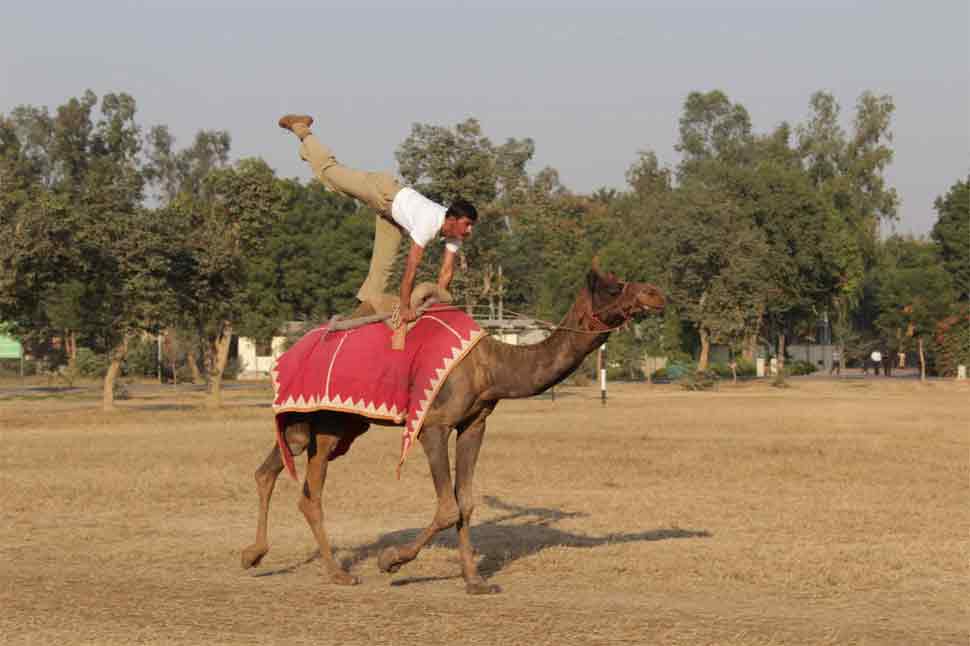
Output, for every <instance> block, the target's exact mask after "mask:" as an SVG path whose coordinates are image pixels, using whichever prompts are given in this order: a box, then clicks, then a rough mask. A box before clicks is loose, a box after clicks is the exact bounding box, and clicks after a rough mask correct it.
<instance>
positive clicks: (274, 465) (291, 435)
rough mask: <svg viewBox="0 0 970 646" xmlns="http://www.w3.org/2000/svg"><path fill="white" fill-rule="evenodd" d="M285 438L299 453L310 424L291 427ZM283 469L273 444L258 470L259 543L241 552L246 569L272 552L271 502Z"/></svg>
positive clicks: (278, 453)
mask: <svg viewBox="0 0 970 646" xmlns="http://www.w3.org/2000/svg"><path fill="white" fill-rule="evenodd" d="M285 433H286V441H287V443H288V444H289V446H290V450H291V451H292V452H293V455H300V454H301V453H303V451H304V450H305V449H306V446H307V443H308V442H309V441H310V425H309V424H307V423H305V422H301V423H298V424H293V425H291V426H289V427H288V428H287V429H286V431H285ZM282 470H283V460H282V458H281V457H280V450H279V446H277V445H276V443H275V442H274V443H273V448H272V449H271V450H270V452H269V455H267V456H266V459H265V460H263V463H262V464H261V465H259V468H258V469H256V474H255V477H256V492H257V493H258V494H259V514H258V515H257V517H256V542H254V543H253V544H252V545H250V546H249V547H247V548H246V549H244V550H243V552H242V566H243V568H251V567H253V566H255V565H259V562H260V561H262V560H263V557H264V556H266V554H267V552H269V541H268V539H267V525H268V518H269V501H270V498H271V497H272V496H273V488H274V487H275V486H276V479H277V478H278V477H279V475H280V472H281V471H282Z"/></svg>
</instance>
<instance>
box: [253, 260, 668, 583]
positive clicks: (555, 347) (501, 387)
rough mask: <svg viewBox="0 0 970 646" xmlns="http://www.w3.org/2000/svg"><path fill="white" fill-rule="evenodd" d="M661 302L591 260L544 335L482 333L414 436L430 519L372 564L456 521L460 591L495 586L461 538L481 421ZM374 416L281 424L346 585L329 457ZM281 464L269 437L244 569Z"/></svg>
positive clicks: (320, 532)
mask: <svg viewBox="0 0 970 646" xmlns="http://www.w3.org/2000/svg"><path fill="white" fill-rule="evenodd" d="M664 305H665V299H664V296H663V294H662V293H661V292H660V290H659V289H657V288H656V287H654V286H652V285H649V284H646V283H634V282H622V281H620V280H618V279H617V278H616V277H615V276H614V275H613V274H604V273H602V272H601V271H600V270H599V268H598V266H597V264H596V262H595V261H594V263H593V266H592V269H591V270H590V271H589V273H588V274H587V284H586V286H585V287H584V288H583V289H582V290H581V291H580V293H579V295H578V297H577V298H576V301H575V303H574V304H573V306H572V308H571V309H570V310H569V312H568V313H567V314H566V316H565V318H564V319H563V321H562V322H561V323H560V324H559V326H558V327H557V328H556V329H555V330H554V331H553V332H552V334H550V336H549V337H547V338H546V339H545V340H544V341H542V342H540V343H537V344H534V345H526V346H516V345H510V344H506V343H502V342H500V341H497V340H495V339H492V338H490V337H486V338H483V339H482V340H481V341H480V342H479V343H478V344H477V345H476V346H475V347H474V348H473V349H472V350H471V351H470V352H469V353H468V355H466V356H465V358H464V359H462V361H461V362H460V363H459V364H458V365H457V366H455V368H454V369H453V370H452V372H451V374H450V375H448V377H447V379H446V380H445V383H444V384H443V385H442V387H441V390H440V391H439V393H438V396H437V398H436V399H435V401H434V403H433V404H432V407H431V409H430V410H429V412H428V414H427V416H426V418H425V423H424V427H423V428H422V430H421V433H420V435H419V436H418V438H419V440H420V442H421V446H422V448H423V449H424V452H425V455H426V456H427V459H428V464H429V466H430V468H431V477H432V480H433V482H434V487H435V491H436V493H437V497H438V500H437V509H436V511H435V514H434V518H433V519H432V521H431V524H429V525H428V526H427V527H426V528H425V529H424V530H423V531H421V533H420V534H419V535H418V536H417V538H415V539H414V541H412V542H410V543H409V544H406V545H398V546H390V547H387V548H385V549H384V550H383V551H381V553H380V554H379V555H378V561H377V563H378V567H379V568H380V570H381V571H382V572H385V573H393V572H396V571H397V570H398V569H400V568H401V566H403V565H404V564H405V563H408V562H409V561H412V560H414V559H415V558H416V557H417V556H418V553H419V552H420V551H421V549H422V548H423V547H424V546H425V545H427V544H428V542H429V541H430V540H431V539H432V538H433V537H434V535H435V534H437V533H438V532H440V531H441V530H444V529H447V528H450V527H456V528H457V532H458V548H459V556H460V560H461V569H462V575H463V578H464V581H465V589H466V592H468V593H469V594H490V593H495V592H499V591H500V589H499V587H498V586H495V585H491V584H489V583H487V582H486V581H485V579H484V578H483V577H482V576H481V575H480V574H479V572H478V566H477V563H476V559H475V556H474V550H473V547H472V542H471V537H470V535H469V527H470V525H471V519H472V511H473V508H474V502H473V498H472V481H473V477H474V474H475V464H476V462H477V460H478V454H479V450H480V449H481V446H482V439H483V438H484V435H485V421H486V419H487V418H488V416H489V415H490V414H491V413H492V411H493V410H495V406H496V404H497V403H498V402H499V400H502V399H510V398H520V397H531V396H533V395H537V394H539V393H542V392H544V391H545V390H547V389H548V388H550V387H552V386H554V385H556V384H557V383H559V382H560V381H562V380H563V379H565V378H566V377H567V376H569V375H570V374H571V373H572V372H573V371H574V370H575V369H576V368H577V367H578V366H579V365H580V363H582V361H583V359H584V358H585V357H586V356H587V355H588V354H590V353H591V352H592V351H593V350H595V349H596V348H598V347H599V346H600V345H602V344H603V343H604V342H605V341H606V339H607V337H608V336H609V334H610V332H611V331H613V330H615V329H617V328H618V327H620V326H622V325H624V324H625V323H626V322H627V321H628V320H630V319H631V318H632V317H633V316H634V315H637V314H641V313H645V312H650V311H654V312H657V311H662V310H663V308H664ZM372 423H381V422H379V421H377V420H370V419H366V418H364V417H361V416H359V415H352V414H347V413H337V412H332V411H320V412H316V413H305V414H300V415H295V416H293V417H292V418H291V421H290V422H289V423H288V424H287V427H286V429H285V430H284V434H285V438H286V442H287V445H288V446H289V447H290V450H291V451H292V452H293V454H294V455H300V454H302V453H303V452H304V451H306V453H307V469H306V476H305V480H304V483H303V488H302V493H301V496H300V500H299V504H298V507H299V509H300V511H302V512H303V515H304V517H305V518H306V521H307V523H308V524H309V526H310V530H311V531H312V533H313V535H314V537H315V538H316V541H317V544H318V546H319V548H320V558H321V561H322V565H323V568H324V569H325V570H326V574H327V575H328V576H329V579H330V581H331V582H332V583H336V584H343V585H354V584H357V583H359V582H360V580H359V579H358V578H357V577H356V576H353V575H351V574H350V573H349V572H347V571H345V570H344V569H343V568H341V566H340V565H339V564H338V563H337V561H336V560H335V559H334V557H333V553H332V550H331V547H330V541H329V539H328V537H327V532H326V529H325V528H324V524H323V503H322V497H323V496H322V494H323V486H324V482H325V480H326V477H327V465H328V463H329V456H330V454H331V452H333V451H334V449H335V448H336V447H337V446H338V444H339V443H341V442H350V441H353V439H354V438H356V437H357V436H358V435H360V434H361V433H363V432H364V431H366V430H367V429H368V427H369V426H370V424H372ZM385 424H386V423H385ZM453 430H454V431H457V438H456V440H455V441H456V447H455V477H454V482H453V481H452V477H451V467H450V465H449V456H448V441H449V439H450V436H451V433H452V431H453ZM344 446H346V444H344ZM338 454H339V451H338ZM282 470H283V460H282V457H281V454H280V449H279V446H278V445H277V444H275V443H274V445H273V448H272V450H271V451H270V453H269V455H268V456H267V457H266V459H265V460H264V461H263V463H262V464H261V465H260V466H259V468H258V469H257V470H256V474H255V478H256V489H257V492H258V494H259V514H258V517H257V526H256V541H255V542H254V543H253V544H252V545H250V546H248V547H247V548H245V549H244V550H243V553H242V566H243V567H244V568H250V567H253V566H255V565H257V564H259V562H260V561H261V560H262V559H263V557H264V556H265V555H266V554H267V552H268V551H269V543H268V540H267V516H268V514H269V502H270V497H271V496H272V493H273V488H274V486H275V484H276V480H277V477H278V476H279V474H280V472H281V471H282Z"/></svg>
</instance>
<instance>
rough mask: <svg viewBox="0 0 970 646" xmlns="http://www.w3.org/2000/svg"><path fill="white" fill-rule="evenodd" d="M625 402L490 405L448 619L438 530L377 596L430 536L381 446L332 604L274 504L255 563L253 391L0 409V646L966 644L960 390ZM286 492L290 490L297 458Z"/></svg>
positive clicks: (805, 388) (968, 528)
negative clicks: (220, 397)
mask: <svg viewBox="0 0 970 646" xmlns="http://www.w3.org/2000/svg"><path fill="white" fill-rule="evenodd" d="M792 384H793V387H791V388H789V389H785V390H782V389H777V388H772V387H770V385H768V384H766V383H749V384H742V385H738V386H732V385H724V386H722V387H721V388H720V389H719V390H718V391H717V392H709V393H691V392H685V391H681V390H679V389H677V387H676V386H649V385H645V384H628V385H619V386H615V387H613V388H612V390H611V392H610V399H609V402H608V404H607V405H606V406H605V407H604V406H601V405H600V403H599V401H598V391H596V390H595V389H594V388H592V387H591V388H565V389H559V390H558V397H557V398H556V400H555V401H552V400H550V399H549V398H537V399H532V400H521V401H506V402H503V403H501V404H500V405H499V407H498V409H497V411H496V413H495V414H494V415H493V416H492V418H491V419H490V425H489V430H488V433H487V435H486V440H485V445H484V448H483V450H482V456H481V460H480V462H479V468H478V472H477V476H476V491H477V500H478V507H477V509H476V516H475V524H474V526H473V529H472V536H473V539H474V541H475V543H476V545H477V548H478V550H479V552H480V559H481V561H480V563H481V569H482V571H483V573H484V574H485V575H486V576H487V577H488V578H489V580H490V582H492V583H496V584H498V585H500V586H502V589H503V592H502V593H501V594H498V595H493V596H485V597H470V596H468V595H466V594H465V593H464V586H463V583H462V580H461V577H460V574H459V573H460V569H459V565H458V562H457V551H456V540H455V536H454V533H453V532H452V531H449V532H446V533H444V534H443V535H441V536H440V537H439V538H438V539H437V540H436V542H435V543H434V544H433V546H432V547H430V548H429V549H427V550H426V551H425V552H424V553H422V554H421V556H420V557H419V558H418V559H417V560H416V561H414V562H412V563H410V564H408V565H406V566H405V567H404V568H403V569H402V570H401V571H400V572H398V573H397V574H395V575H384V574H381V573H380V572H379V571H378V569H377V552H378V551H379V549H380V548H381V547H383V546H385V545H389V544H393V543H396V542H401V541H403V540H406V539H409V538H411V537H413V536H414V535H416V533H417V531H418V530H419V528H421V527H423V526H424V525H425V524H426V523H428V522H429V521H430V520H431V516H432V515H433V512H434V495H433V488H432V486H431V480H430V477H429V475H428V469H427V465H426V463H425V460H424V456H423V455H422V453H421V451H420V448H419V447H418V448H417V449H416V451H415V452H413V453H412V455H411V456H410V457H409V459H408V462H407V463H406V464H405V467H404V470H403V474H402V478H401V480H400V481H398V480H396V479H395V477H394V468H395V464H396V460H397V453H398V449H399V436H398V432H397V430H395V429H381V428H377V429H375V430H373V431H371V432H370V433H368V434H367V435H365V436H363V437H362V438H361V439H360V440H358V442H357V443H356V444H355V445H354V447H353V448H352V450H351V452H350V453H349V455H348V456H346V457H343V458H340V459H339V460H337V461H335V462H334V463H333V465H332V467H331V470H330V476H329V479H328V483H327V491H326V499H325V505H326V515H327V523H328V527H329V530H330V533H331V538H332V540H333V542H334V544H335V547H336V552H337V556H338V559H339V560H342V561H343V562H345V563H346V564H347V565H348V566H349V567H350V569H351V570H352V571H353V572H354V573H355V574H357V575H359V576H361V577H362V579H363V583H362V584H361V585H360V586H357V587H350V588H345V587H337V586H331V585H328V584H326V583H325V580H324V579H323V577H321V575H320V567H321V566H320V562H319V558H318V556H317V555H316V553H315V543H314V542H313V538H312V536H311V534H310V532H309V530H308V528H307V527H306V524H305V521H304V520H303V518H302V516H301V515H300V514H299V512H298V511H297V509H296V501H297V495H298V486H297V484H296V483H294V482H292V481H291V480H288V479H283V478H281V480H280V484H279V485H278V486H277V490H276V496H275V498H274V505H273V508H272V510H271V514H270V543H271V546H272V550H271V551H270V553H269V554H268V555H267V557H266V558H265V559H264V561H263V563H262V564H261V565H260V566H259V567H258V568H257V569H256V570H251V571H244V570H242V569H241V568H240V565H239V558H240V550H241V549H242V548H243V547H245V546H246V545H248V544H249V543H250V542H251V541H252V539H253V536H254V533H255V520H256V506H257V500H256V494H255V488H254V483H253V479H252V474H253V471H254V469H255V468H256V466H257V465H258V464H259V462H260V461H261V460H262V459H263V457H264V455H265V454H266V452H267V450H268V449H269V448H270V447H271V446H272V441H273V434H272V423H271V420H272V413H271V411H270V409H269V408H268V406H267V403H268V401H269V400H270V392H269V388H268V386H257V387H256V388H255V389H253V388H249V389H240V390H237V391H232V392H231V393H230V396H229V399H228V403H227V407H226V409H225V410H224V411H222V412H217V413H210V412H207V411H205V410H204V409H202V408H200V404H201V397H202V395H201V394H200V393H197V392H180V393H179V394H177V395H173V394H172V393H171V392H169V391H167V390H165V389H154V390H145V391H144V393H143V394H141V395H138V394H137V393H136V396H135V397H134V398H133V399H130V400H127V401H124V402H120V406H121V410H120V411H119V412H116V413H113V414H104V413H101V412H100V411H99V409H98V405H99V402H98V401H97V400H96V399H94V397H95V395H93V394H92V395H89V396H88V395H84V394H83V393H82V394H80V395H78V394H67V395H56V394H50V393H45V394H41V395H37V394H29V393H28V394H22V395H17V396H11V397H5V398H3V399H0V440H2V446H3V452H2V457H0V464H2V467H0V484H2V488H3V489H2V491H3V494H2V512H3V513H2V517H3V520H4V522H3V523H2V524H0V581H2V583H3V585H2V586H0V642H2V643H3V644H7V645H14V644H18V645H19V644H117V645H121V644H264V643H279V644H287V645H292V644H439V643H440V644H472V643H475V644H492V643H494V644H529V645H531V646H538V645H544V644H556V645H568V644H584V645H585V644H691V645H694V644H728V645H741V644H757V645H773V644H813V645H814V644H921V645H922V644H966V643H967V640H968V636H970V612H968V611H970V608H968V599H970V597H968V595H967V583H968V557H970V549H968V538H970V508H968V505H967V501H968V496H967V494H968V489H970V459H968V458H970V421H968V420H970V388H968V387H966V386H963V385H960V384H957V383H953V382H934V383H932V384H930V385H922V384H919V383H918V382H913V381H906V382H904V381H901V380H894V379H872V380H857V381H825V380H814V381H813V380H810V379H805V380H793V381H792ZM298 466H299V467H300V468H301V472H302V467H303V466H304V463H303V461H302V460H299V461H298Z"/></svg>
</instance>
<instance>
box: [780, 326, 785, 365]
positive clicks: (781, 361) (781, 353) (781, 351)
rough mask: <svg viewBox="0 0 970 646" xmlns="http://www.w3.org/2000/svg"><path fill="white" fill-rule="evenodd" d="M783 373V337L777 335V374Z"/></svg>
mask: <svg viewBox="0 0 970 646" xmlns="http://www.w3.org/2000/svg"><path fill="white" fill-rule="evenodd" d="M784 371H785V335H784V333H782V334H779V335H778V372H784Z"/></svg>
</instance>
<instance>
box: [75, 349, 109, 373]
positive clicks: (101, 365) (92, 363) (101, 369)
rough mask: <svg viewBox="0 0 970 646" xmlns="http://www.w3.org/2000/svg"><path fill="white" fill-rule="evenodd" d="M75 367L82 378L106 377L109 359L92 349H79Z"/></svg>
mask: <svg viewBox="0 0 970 646" xmlns="http://www.w3.org/2000/svg"><path fill="white" fill-rule="evenodd" d="M75 365H76V369H77V374H78V375H80V376H82V377H104V375H105V374H106V373H107V372H108V357H107V356H105V355H103V354H97V353H96V352H95V351H94V350H91V349H90V348H78V349H77V361H76V363H75Z"/></svg>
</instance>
